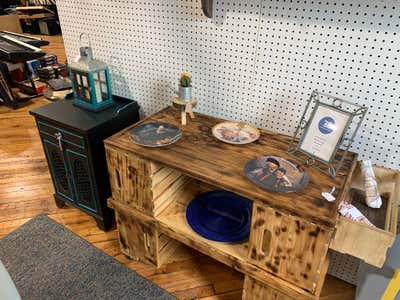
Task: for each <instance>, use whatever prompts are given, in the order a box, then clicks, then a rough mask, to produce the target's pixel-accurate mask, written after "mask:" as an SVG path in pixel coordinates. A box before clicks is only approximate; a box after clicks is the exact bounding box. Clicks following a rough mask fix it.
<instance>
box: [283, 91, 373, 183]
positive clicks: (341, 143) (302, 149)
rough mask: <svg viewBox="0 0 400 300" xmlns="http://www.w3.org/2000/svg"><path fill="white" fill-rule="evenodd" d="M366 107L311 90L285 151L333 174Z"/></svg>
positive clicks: (345, 153)
mask: <svg viewBox="0 0 400 300" xmlns="http://www.w3.org/2000/svg"><path fill="white" fill-rule="evenodd" d="M366 112H367V108H366V107H363V106H361V105H358V104H355V103H352V102H350V101H347V100H344V99H341V98H338V97H335V96H331V95H328V94H325V93H321V92H318V91H317V90H314V91H313V92H312V93H311V96H310V98H309V100H308V101H307V105H306V108H305V110H304V112H303V115H302V117H301V119H300V122H299V123H298V125H297V127H296V130H295V133H294V135H293V138H292V140H291V142H290V145H289V149H288V153H289V154H290V155H292V156H295V157H296V158H298V159H300V160H301V161H302V162H303V163H305V164H306V165H309V166H313V167H315V168H316V169H318V170H320V171H322V172H324V173H326V174H328V175H330V176H331V177H335V176H336V175H337V173H338V171H339V170H340V168H341V166H342V164H343V161H344V159H345V157H346V155H347V153H348V151H349V150H350V148H351V145H352V143H353V142H354V138H355V136H356V134H357V132H358V129H359V128H360V125H361V123H362V121H363V119H364V117H365V114H366Z"/></svg>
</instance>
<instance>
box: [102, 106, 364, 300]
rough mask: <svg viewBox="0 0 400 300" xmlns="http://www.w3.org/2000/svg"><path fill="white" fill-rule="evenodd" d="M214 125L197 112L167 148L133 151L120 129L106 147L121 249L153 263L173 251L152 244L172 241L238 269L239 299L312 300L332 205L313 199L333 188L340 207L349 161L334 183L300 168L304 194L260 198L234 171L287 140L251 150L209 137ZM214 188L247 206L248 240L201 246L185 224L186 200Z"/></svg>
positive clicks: (167, 116) (269, 139) (321, 275)
mask: <svg viewBox="0 0 400 300" xmlns="http://www.w3.org/2000/svg"><path fill="white" fill-rule="evenodd" d="M149 120H152V121H153V120H158V121H164V122H170V123H173V124H175V125H178V124H179V112H178V111H175V110H173V109H172V108H169V109H166V110H163V111H161V112H160V113H158V114H156V115H154V116H152V117H151V118H150V119H149ZM219 121H220V120H217V119H214V118H211V117H208V116H202V115H200V114H198V115H197V118H196V119H195V121H194V122H191V123H189V124H188V125H186V126H185V128H184V130H183V137H182V139H181V140H180V141H179V142H178V143H176V144H175V145H172V146H170V147H168V148H161V149H147V148H142V147H139V146H136V145H134V144H133V143H131V142H130V139H129V133H128V131H127V130H125V131H123V132H121V133H119V134H117V135H115V136H113V137H111V138H110V139H108V140H107V141H106V143H105V144H106V154H107V163H108V170H109V175H110V179H111V187H112V198H111V199H109V201H108V204H109V206H110V207H112V208H113V209H114V210H115V211H116V213H117V225H118V229H119V235H120V244H121V249H122V251H123V252H124V253H125V254H126V255H128V256H130V257H133V258H135V259H139V260H142V261H145V262H148V263H151V264H153V265H156V266H160V265H162V262H163V261H165V260H166V257H167V256H170V255H174V254H173V248H174V246H170V247H169V249H170V251H167V252H164V251H162V249H161V248H162V247H161V246H160V244H161V243H162V242H161V240H162V239H163V240H164V243H167V244H169V243H172V241H177V242H179V243H182V244H185V245H187V246H189V247H192V248H194V249H196V250H198V251H200V252H202V253H204V254H206V255H208V256H210V257H212V258H214V259H215V260H217V261H220V262H222V263H224V264H226V265H228V266H230V267H232V268H234V269H236V270H238V271H239V272H242V273H244V274H245V277H246V280H245V284H244V294H243V299H265V297H266V295H274V297H275V298H276V299H299V300H301V299H318V298H319V295H320V291H321V288H322V285H323V282H324V279H325V276H326V270H327V266H328V257H327V254H328V247H329V243H330V241H331V239H332V236H333V232H334V226H335V224H336V219H337V205H338V202H336V203H329V202H327V201H325V200H323V199H322V196H321V195H320V193H321V191H324V190H330V187H331V186H332V185H335V186H336V188H337V189H338V190H339V194H338V195H337V197H338V198H339V201H340V200H341V198H343V196H344V194H345V193H346V191H347V190H348V187H349V184H350V178H351V174H352V172H353V170H354V166H355V158H356V156H355V155H353V154H351V155H350V156H349V157H348V158H347V160H346V163H345V167H344V169H343V170H342V172H341V173H340V174H339V176H338V177H336V178H335V179H332V178H330V177H328V176H326V175H323V174H321V173H320V172H318V171H316V170H314V169H311V168H307V169H308V171H309V173H310V177H311V182H310V184H309V186H308V187H307V188H305V189H304V190H303V191H300V192H297V193H294V194H278V193H271V192H267V191H264V190H261V189H260V188H258V187H256V186H255V185H253V184H252V183H251V182H249V181H248V180H247V179H246V178H245V177H244V175H243V166H244V164H245V162H247V161H248V160H249V159H251V158H254V157H257V156H260V155H265V154H268V153H271V154H275V155H279V156H283V157H287V154H286V146H287V144H286V142H287V141H288V137H286V136H282V135H277V134H273V133H269V132H268V133H267V132H262V134H261V138H260V140H259V141H258V143H257V144H250V145H246V146H242V147H237V146H232V145H228V144H223V143H221V142H218V141H216V140H215V139H213V138H212V136H211V128H212V126H214V125H215V124H216V123H217V122H219ZM214 189H226V190H230V191H232V192H236V193H238V194H240V195H242V196H244V197H246V198H248V199H250V200H252V201H253V215H252V225H251V234H250V239H249V241H245V242H242V243H234V244H231V243H219V242H214V241H210V240H208V239H205V238H203V237H201V236H199V235H197V234H196V233H195V232H194V231H193V230H192V229H191V228H190V226H189V225H188V224H187V222H186V215H185V212H186V207H187V205H188V203H189V202H190V201H191V200H192V199H193V197H194V196H195V195H197V194H198V193H200V192H203V191H207V190H214ZM171 245H172V244H171ZM175 246H176V245H175ZM257 295H259V296H257ZM267 299H268V298H267Z"/></svg>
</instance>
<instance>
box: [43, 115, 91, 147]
mask: <svg viewBox="0 0 400 300" xmlns="http://www.w3.org/2000/svg"><path fill="white" fill-rule="evenodd" d="M37 125H38V128H39V132H40V134H42V135H44V136H50V137H53V138H55V137H56V134H57V133H61V140H62V141H63V142H64V143H67V144H70V145H73V146H76V147H78V148H80V149H85V138H84V137H83V136H81V135H79V134H77V133H75V132H72V131H70V130H67V129H63V128H60V127H58V126H55V125H53V124H50V123H47V122H45V121H42V120H38V121H37Z"/></svg>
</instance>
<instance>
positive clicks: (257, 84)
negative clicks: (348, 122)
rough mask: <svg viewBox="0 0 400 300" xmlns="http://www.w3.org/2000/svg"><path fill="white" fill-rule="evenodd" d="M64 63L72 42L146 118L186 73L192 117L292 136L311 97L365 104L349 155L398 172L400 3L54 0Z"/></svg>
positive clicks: (164, 101)
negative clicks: (106, 68)
mask: <svg viewBox="0 0 400 300" xmlns="http://www.w3.org/2000/svg"><path fill="white" fill-rule="evenodd" d="M57 5H58V9H59V14H60V20H61V26H62V31H63V36H64V41H65V46H66V50H67V55H68V58H69V59H74V58H75V57H76V56H77V55H78V48H79V35H80V33H81V32H87V33H89V34H90V36H91V42H92V46H93V48H94V49H93V50H94V55H95V57H97V58H100V59H103V60H104V61H106V62H107V63H109V64H110V65H111V66H112V67H111V72H112V79H113V90H114V93H115V94H117V95H120V96H125V97H130V98H132V99H135V100H137V101H138V102H139V103H140V105H141V106H142V107H143V109H144V111H145V113H146V114H149V113H152V112H155V111H157V110H159V109H160V108H162V107H164V106H166V105H168V104H169V99H170V98H171V97H172V96H173V92H172V91H171V88H176V86H177V82H178V78H179V75H180V73H181V72H183V71H188V72H189V73H190V74H191V75H192V76H193V80H194V86H195V96H196V97H197V98H198V99H199V100H200V105H199V106H198V108H197V110H198V111H200V112H203V113H207V114H211V115H215V116H219V117H223V118H228V119H236V120H244V121H247V122H251V123H254V124H255V125H257V126H259V127H262V128H267V129H270V130H274V131H278V132H281V133H286V134H292V133H293V131H294V128H295V124H296V123H297V121H298V120H299V118H300V116H301V113H302V111H303V109H304V107H305V102H306V100H307V98H308V97H309V95H310V93H311V91H312V90H314V89H318V90H320V91H322V92H326V93H329V94H333V95H337V96H340V97H343V98H346V99H348V100H352V101H354V102H356V103H358V104H362V105H365V106H367V107H368V108H369V112H368V115H367V117H366V120H365V121H364V124H363V126H362V128H361V131H360V133H359V136H358V138H357V140H356V142H355V143H354V145H353V150H354V151H356V152H358V153H360V155H361V157H363V158H372V159H373V161H374V162H375V163H377V164H379V165H384V166H388V167H392V168H400V154H399V149H400V145H399V143H400V138H399V135H400V107H399V105H400V97H399V96H400V95H399V89H400V87H399V78H400V75H399V74H400V64H399V54H400V36H399V34H400V28H399V25H400V3H399V2H396V1H394V0H383V1H372V0H355V1H349V0H339V1H334V0H333V1H322V0H321V1H318V0H303V1H300V0H298V1H295V0H293V1H289V0H258V1H256V0H254V1H251V0H225V1H215V7H214V13H215V15H216V16H215V18H214V19H213V20H209V19H207V18H206V17H204V16H203V14H202V11H201V9H200V0H149V1H133V0H110V1H106V0H83V1H79V0H58V1H57Z"/></svg>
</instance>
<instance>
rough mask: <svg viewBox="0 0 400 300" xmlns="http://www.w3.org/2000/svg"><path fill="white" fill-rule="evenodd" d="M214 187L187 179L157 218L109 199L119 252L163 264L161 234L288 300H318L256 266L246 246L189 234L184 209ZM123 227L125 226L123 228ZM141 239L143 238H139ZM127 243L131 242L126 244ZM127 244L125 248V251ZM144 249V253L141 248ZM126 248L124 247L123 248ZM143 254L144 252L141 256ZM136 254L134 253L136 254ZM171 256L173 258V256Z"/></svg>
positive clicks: (194, 233)
mask: <svg viewBox="0 0 400 300" xmlns="http://www.w3.org/2000/svg"><path fill="white" fill-rule="evenodd" d="M215 189H216V188H215V187H213V186H209V185H207V184H205V183H202V182H199V181H197V180H194V179H189V180H188V181H187V182H186V183H185V184H183V185H182V186H181V187H180V188H179V189H177V190H176V191H175V192H174V193H173V194H172V195H171V197H173V199H169V200H168V203H169V205H168V206H167V207H166V208H165V209H164V210H163V211H162V212H161V213H159V214H157V215H155V216H154V215H153V216H151V215H148V214H146V213H144V212H141V211H139V210H137V209H134V208H132V207H129V206H127V205H126V204H124V203H122V202H119V201H116V200H113V199H110V200H109V206H110V207H112V208H114V209H115V210H116V212H117V218H123V219H120V220H119V221H118V219H117V222H118V224H119V234H120V240H121V237H123V241H122V240H121V249H124V248H125V249H126V250H130V249H131V250H133V252H129V251H123V252H124V253H126V254H128V255H129V256H131V257H134V258H136V259H140V260H143V261H148V262H150V263H153V264H154V265H156V266H160V265H162V261H165V259H164V257H163V256H164V254H163V253H162V251H161V250H160V249H161V248H162V247H161V245H160V241H159V239H157V238H155V237H157V236H158V237H159V236H160V235H161V234H162V235H163V236H165V237H167V238H170V239H172V240H175V241H177V242H180V243H182V244H184V245H186V246H189V247H191V248H193V249H195V250H197V251H199V252H201V253H203V254H205V255H207V256H209V257H211V258H213V259H215V260H217V261H219V262H221V263H223V264H226V265H228V266H230V267H232V268H233V269H235V270H237V271H239V272H241V273H244V274H246V275H248V276H250V277H252V278H254V279H255V280H258V281H259V282H262V283H264V284H267V285H269V286H271V287H273V288H275V289H279V290H283V291H285V294H286V295H288V296H289V297H290V298H288V299H297V300H303V299H317V298H318V293H317V294H315V293H312V292H310V291H307V290H305V289H303V288H301V287H300V286H298V285H296V284H293V283H291V282H288V281H287V280H285V279H284V278H282V277H281V276H277V274H273V273H270V272H268V271H267V270H265V269H264V268H262V267H260V266H259V265H255V264H254V263H253V262H252V260H251V258H250V257H249V242H248V241H244V242H241V243H222V242H215V241H211V240H208V239H206V238H203V237H201V236H200V235H198V234H197V233H196V232H194V231H193V230H192V228H191V227H190V226H189V224H188V223H187V220H186V208H187V206H188V204H189V202H190V201H191V200H192V199H193V198H194V197H195V196H196V195H197V194H198V193H201V192H204V191H207V190H215ZM123 223H124V225H122V224H123ZM142 236H144V238H142ZM129 240H130V241H129ZM126 244H128V247H126ZM143 244H144V245H145V246H144V248H145V249H144V250H143V249H142V248H143V246H141V247H139V245H143ZM124 246H125V247H124ZM141 251H144V252H141ZM135 252H136V253H135ZM172 256H173V254H172Z"/></svg>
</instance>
